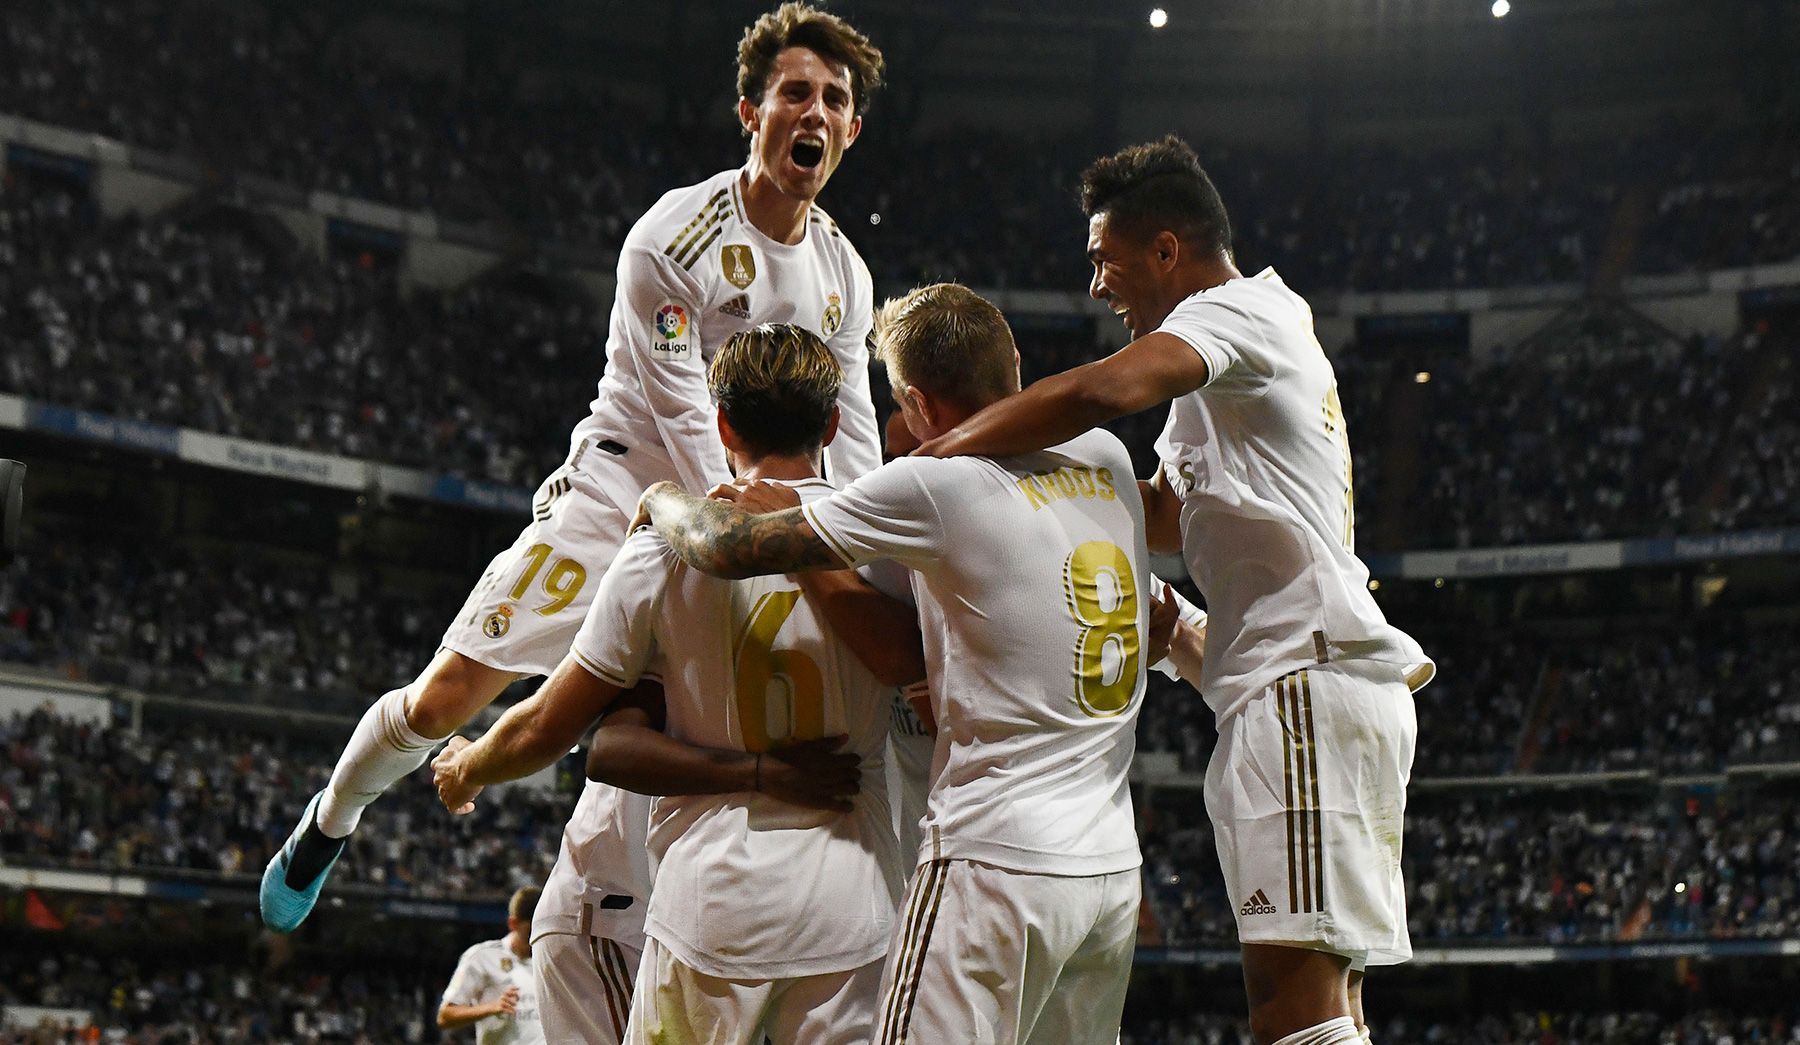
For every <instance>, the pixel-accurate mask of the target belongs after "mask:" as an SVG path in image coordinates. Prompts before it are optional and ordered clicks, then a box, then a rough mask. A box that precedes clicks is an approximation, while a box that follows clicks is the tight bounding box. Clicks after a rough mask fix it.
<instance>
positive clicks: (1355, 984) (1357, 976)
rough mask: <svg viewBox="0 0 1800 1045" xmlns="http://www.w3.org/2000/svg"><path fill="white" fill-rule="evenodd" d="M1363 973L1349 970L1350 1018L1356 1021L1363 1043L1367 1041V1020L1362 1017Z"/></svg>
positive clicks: (1357, 970) (1358, 970)
mask: <svg viewBox="0 0 1800 1045" xmlns="http://www.w3.org/2000/svg"><path fill="white" fill-rule="evenodd" d="M1363 975H1364V974H1363V972H1362V970H1360V969H1351V970H1350V983H1349V985H1348V986H1349V990H1350V1018H1351V1019H1353V1020H1355V1021H1356V1029H1357V1032H1358V1033H1359V1034H1361V1035H1362V1040H1363V1041H1368V1040H1369V1020H1368V1017H1366V1016H1364V1015H1363Z"/></svg>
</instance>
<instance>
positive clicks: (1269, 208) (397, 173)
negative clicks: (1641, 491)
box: [0, 0, 1800, 293]
mask: <svg viewBox="0 0 1800 1045" xmlns="http://www.w3.org/2000/svg"><path fill="white" fill-rule="evenodd" d="M178 40H179V41H181V44H180V45H176V44H175V43H174V41H178ZM0 68H7V69H9V70H13V71H14V72H13V73H12V74H11V75H9V76H7V77H5V78H0V112H11V113H14V114H17V115H21V116H26V117H30V118H33V119H37V120H41V121H44V122H47V123H51V124H56V125H61V126H66V127H69V128H71V129H74V130H79V131H87V132H96V133H100V134H105V135H108V136H111V137H115V138H118V139H121V140H123V141H125V142H127V143H130V144H133V145H139V146H145V147H149V148H152V149H157V150H163V151H166V152H170V153H175V154H179V155H181V156H184V157H189V158H191V159H193V160H195V161H198V162H199V163H201V164H202V165H204V167H205V168H206V169H207V170H208V171H210V172H212V173H214V174H215V175H217V176H221V177H232V176H242V175H251V176H256V177H259V178H262V179H268V180H272V181H274V182H278V183H283V184H286V185H289V186H292V187H294V188H296V189H299V190H302V191H307V190H314V189H322V190H328V191H332V192H337V193H341V194H344V195H349V196H354V197H362V198H367V199H370V200H374V201H377V202H383V203H391V204H395V205H398V206H401V207H406V208H413V209H424V210H431V211H434V212H437V213H439V214H441V215H445V216H448V217H451V218H455V219H458V220H462V221H467V222H488V223H497V224H500V225H504V226H506V227H509V228H512V229H517V230H522V231H524V232H526V233H528V234H531V235H533V236H536V237H540V238H544V239H555V240H563V241H569V242H574V243H578V244H584V245H590V246H599V247H616V246H617V245H618V243H619V241H620V239H621V238H622V236H623V234H624V231H625V229H626V228H627V226H628V223H629V221H630V220H631V218H632V217H633V216H635V215H636V214H638V213H641V212H642V211H643V210H644V208H645V207H647V206H648V205H649V204H650V203H651V202H652V200H653V199H654V194H655V193H656V192H658V191H661V190H662V189H663V188H666V187H667V186H670V185H678V184H686V183H689V182H692V181H696V180H698V179H699V178H701V177H704V176H706V175H707V174H710V173H711V172H712V171H713V170H714V169H716V168H717V167H718V166H720V165H722V164H726V163H731V162H735V160H736V157H737V156H739V155H741V151H740V150H741V145H739V144H738V142H739V139H738V136H737V133H736V128H734V127H731V126H729V125H728V124H726V123H725V122H724V121H723V120H722V119H718V118H716V117H718V116H719V115H720V114H722V112H723V107H722V106H720V107H718V112H716V113H715V112H711V110H703V109H701V108H700V107H697V106H694V105H692V104H683V103H682V101H681V100H680V99H673V98H672V99H671V102H670V104H669V105H668V106H666V107H665V109H666V110H667V111H665V112H662V113H660V114H658V115H656V116H655V117H654V119H655V122H654V123H652V122H651V118H652V117H650V116H649V114H643V115H640V114H639V113H640V111H641V110H640V109H639V108H634V107H629V106H624V105H621V104H619V103H618V102H617V101H616V100H615V99H614V98H613V97H612V96H611V94H610V93H608V91H607V90H606V89H605V87H604V86H601V85H598V84H596V85H591V86H589V87H587V88H585V89H584V90H583V91H581V92H576V91H574V90H570V89H565V90H563V91H560V92H556V91H546V92H540V94H539V95H538V96H529V97H528V96H525V95H523V94H522V93H521V92H515V91H512V90H509V89H507V88H506V87H505V86H502V85H500V84H498V83H491V82H488V80H487V79H485V78H482V77H473V78H468V79H463V78H456V77H452V76H448V75H444V74H428V73H425V72H421V71H418V70H416V69H410V68H406V67H403V66H401V65H399V64H397V63H396V62H395V61H393V60H392V59H391V58H388V57H386V56H384V55H382V54H379V53H375V52H374V51H373V50H372V49H370V48H366V47H364V46H361V45H360V44H358V42H357V41H355V40H354V39H352V38H349V37H347V36H346V35H345V34H343V33H339V32H334V31H333V30H332V27H331V26H329V25H328V24H326V23H325V22H324V21H323V20H321V21H317V22H315V21H310V20H309V19H308V18H307V17H305V16H304V15H303V14H300V13H287V14H285V15H282V14H270V15H265V16H264V17H260V18H259V17H255V16H250V15H245V16H241V17H229V16H227V17H220V13H219V12H218V11H216V10H215V9H213V8H211V7H209V6H206V5H200V4H188V5H176V6H174V7H173V8H171V7H170V5H166V4H151V3H148V2H145V0H80V2H77V3H59V2H56V0H26V2H21V3H15V4H11V5H8V8H7V10H6V12H5V15H4V21H3V22H0ZM495 79H503V78H495ZM218 84H231V85H232V89H231V90H217V89H215V85H218ZM669 89H670V90H671V91H676V92H677V93H678V89H677V88H674V87H670V88H669ZM701 112H707V113H708V114H709V115H710V116H711V117H714V118H704V117H702V116H700V115H699V114H700V113H701ZM900 119H902V116H901V115H900V111H899V110H896V109H889V110H884V111H883V112H882V113H881V114H880V117H879V119H876V120H874V121H872V123H871V133H870V134H869V135H867V136H866V138H865V141H864V142H862V143H861V144H860V145H859V148H858V150H857V151H856V152H854V153H853V154H852V155H851V157H850V161H849V168H848V174H849V176H848V177H846V178H845V179H843V181H842V183H841V185H840V188H839V189H837V190H835V192H834V195H833V196H832V198H831V199H829V200H828V201H827V202H828V204H830V205H831V206H833V207H835V208H836V209H837V211H838V217H839V219H840V220H842V221H847V222H849V223H850V224H851V225H852V226H853V227H855V228H856V229H858V230H859V235H858V239H859V241H861V242H863V243H864V253H865V254H866V255H868V257H869V258H870V259H871V263H872V264H873V265H875V266H876V272H877V275H878V276H882V277H885V278H887V279H890V280H893V281H895V282H897V283H912V282H916V281H918V280H920V279H925V278H945V277H953V278H957V279H960V280H962V281H965V282H971V283H975V284H977V285H983V286H994V285H1007V286H1054V287H1065V288H1073V287H1078V286H1081V285H1082V284H1083V283H1084V282H1085V275H1084V269H1083V265H1082V252H1081V250H1080V239H1079V237H1080V232H1081V226H1080V221H1079V218H1078V217H1077V216H1076V214H1075V212H1074V206H1073V194H1072V192H1071V186H1072V184H1073V179H1074V176H1075V173H1076V171H1077V170H1078V169H1079V168H1080V167H1081V166H1082V165H1083V164H1084V162H1085V157H1086V153H1087V151H1088V150H1086V149H1085V148H1084V147H1083V145H1082V144H1081V143H1080V142H1077V141H1074V140H1054V139H1053V140H1017V139H1014V138H1011V137H1008V136H1006V135H1002V134H995V133H993V132H991V131H986V130H974V129H969V130H951V131H945V132H940V133H938V134H936V135H934V136H928V138H929V140H928V141H927V142H926V144H925V145H924V146H923V147H922V146H921V143H920V138H921V136H920V135H918V134H912V133H907V128H906V127H904V126H903V125H901V124H898V123H894V122H893V121H896V120H900ZM882 121H888V125H887V127H886V129H885V130H883V129H882ZM1793 122H1794V117H1793V116H1791V115H1788V114H1785V113H1777V114H1774V115H1771V116H1767V117H1765V118H1764V119H1762V120H1760V121H1758V122H1757V124H1756V125H1754V126H1750V127H1745V126H1741V125H1739V124H1737V123H1731V122H1726V121H1718V122H1716V123H1700V122H1696V123H1692V124H1677V125H1670V126H1667V127H1665V128H1661V129H1659V130H1658V131H1656V132H1653V133H1650V134H1646V135H1644V136H1642V137H1641V138H1639V139H1636V140H1631V141H1628V142H1625V143H1623V144H1617V145H1596V146H1586V147H1571V146H1568V145H1559V146H1558V147H1556V148H1554V149H1552V148H1549V147H1537V148H1528V147H1525V146H1523V145H1521V144H1518V143H1500V144H1497V145H1496V144H1488V145H1483V146H1479V147H1474V146H1472V147H1464V148H1439V149H1432V150H1423V151H1421V150H1418V149H1412V148H1408V149H1401V148H1398V147H1393V146H1384V145H1337V146H1329V147H1326V148H1327V149H1328V150H1329V151H1328V153H1327V154H1326V155H1306V154H1294V153H1292V152H1277V151H1270V150H1263V149H1252V148H1245V147H1233V146H1228V145H1225V144H1223V143H1217V142H1205V141H1202V142H1200V144H1201V145H1202V151H1203V155H1204V156H1205V158H1206V160H1207V162H1208V164H1209V166H1210V167H1211V168H1212V170H1213V172H1214V174H1215V176H1216V178H1217V180H1218V181H1219V183H1220V186H1221V189H1222V190H1223V191H1224V193H1225V199H1226V201H1227V202H1228V203H1229V204H1230V205H1231V206H1232V209H1233V213H1235V214H1237V215H1239V216H1240V217H1239V235H1238V241H1239V251H1240V254H1241V255H1242V256H1243V257H1244V258H1245V259H1247V260H1248V261H1249V263H1250V264H1252V265H1256V266H1261V265H1263V264H1268V263H1274V264H1277V265H1279V266H1281V267H1282V268H1283V269H1284V271H1286V272H1287V274H1288V277H1289V279H1290V281H1291V282H1292V283H1293V284H1294V285H1295V286H1296V287H1298V288H1299V289H1301V290H1302V291H1303V292H1309V293H1316V292H1322V291H1329V290H1344V289H1354V290H1371V291H1393V290H1429V289H1437V288H1441V287H1491V286H1512V285H1523V284H1542V283H1571V282H1583V281H1585V280H1586V279H1587V278H1588V277H1589V276H1590V275H1591V272H1592V268H1593V266H1594V264H1595V263H1596V261H1597V260H1598V259H1599V256H1600V253H1601V251H1602V248H1603V243H1604V238H1605V236H1606V230H1607V227H1608V223H1609V221H1610V220H1611V215H1612V212H1613V210H1614V209H1615V207H1616V205H1617V202H1618V201H1619V200H1620V199H1622V198H1624V197H1625V195H1626V193H1627V191H1628V190H1629V189H1632V188H1642V189H1644V190H1645V191H1646V192H1647V193H1648V195H1649V199H1650V200H1651V201H1652V203H1651V204H1650V205H1649V206H1648V208H1647V210H1648V214H1647V215H1646V216H1645V217H1644V218H1643V219H1642V221H1641V224H1642V225H1643V229H1642V234H1641V237H1640V238H1641V240H1642V248H1641V251H1640V268H1641V269H1642V270H1643V271H1649V272H1667V271H1687V270H1689V269H1691V268H1696V267H1697V268H1700V269H1707V268H1715V267H1719V266H1721V265H1739V264H1749V263H1754V262H1764V261H1785V260H1789V259H1791V258H1792V257H1794V256H1795V255H1796V254H1800V220H1797V218H1800V215H1797V212H1796V207H1795V204H1794V202H1793V200H1792V193H1791V192H1787V191H1785V189H1786V187H1787V186H1789V185H1791V180H1792V178H1793V176H1794V172H1795V171H1796V170H1797V169H1800V146H1796V145H1795V140H1796V138H1800V135H1794V134H1792V133H1786V134H1784V133H1783V132H1784V131H1786V130H1789V129H1790V128H1791V126H1792V124H1793ZM570 128H579V129H580V130H579V133H573V134H571V133H569V129H570ZM672 142H680V143H681V148H673V147H672V146H671V143H672ZM874 172H879V177H875V176H874ZM1653 172H1655V173H1653ZM1658 175H1660V177H1659V176H1658ZM1646 181H1648V184H1645V183H1646ZM877 215H879V216H880V221H879V225H878V226H877V225H875V224H873V223H872V222H873V219H874V217H875V216H877ZM866 222H867V223H869V224H865V223H866ZM864 229H866V230H867V235H866V236H865V235H862V234H861V232H860V230H864Z"/></svg>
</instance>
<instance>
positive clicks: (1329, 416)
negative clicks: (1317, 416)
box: [1325, 381, 1356, 551]
mask: <svg viewBox="0 0 1800 1045" xmlns="http://www.w3.org/2000/svg"><path fill="white" fill-rule="evenodd" d="M1325 431H1327V432H1329V433H1331V435H1332V436H1333V437H1334V438H1336V439H1337V444H1338V450H1339V451H1341V452H1342V453H1343V455H1344V533H1343V541H1344V547H1345V548H1347V549H1348V550H1350V551H1355V550H1356V481H1355V474H1354V473H1355V469H1354V468H1353V467H1352V464H1351V458H1350V426H1349V425H1348V424H1346V423H1345V422H1344V404H1343V402H1342V401H1341V400H1339V399H1338V389H1337V382H1336V381H1333V382H1332V383H1331V390H1330V391H1329V392H1326V393H1325Z"/></svg>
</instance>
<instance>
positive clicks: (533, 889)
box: [506, 885, 544, 922]
mask: <svg viewBox="0 0 1800 1045" xmlns="http://www.w3.org/2000/svg"><path fill="white" fill-rule="evenodd" d="M543 894H544V891H543V890H542V889H539V888H538V887H537V886H535V885H527V886H525V887H523V888H521V889H520V890H519V891H518V892H515V893H513V894H512V899H511V900H508V901H507V903H506V916H507V917H508V918H517V919H518V920H519V921H521V922H529V921H531V917H532V915H534V914H536V913H537V905H538V897H540V896H542V895H543Z"/></svg>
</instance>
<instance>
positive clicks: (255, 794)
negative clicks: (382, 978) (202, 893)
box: [0, 711, 572, 901]
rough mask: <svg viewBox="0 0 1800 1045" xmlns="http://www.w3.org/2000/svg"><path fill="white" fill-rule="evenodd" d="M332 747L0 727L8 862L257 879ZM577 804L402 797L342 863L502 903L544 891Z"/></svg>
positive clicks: (397, 882) (13, 723)
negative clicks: (524, 891) (465, 804)
mask: <svg viewBox="0 0 1800 1045" xmlns="http://www.w3.org/2000/svg"><path fill="white" fill-rule="evenodd" d="M335 750H336V748H335V747H327V746H326V745H324V744H305V743H302V742H298V741H293V740H289V739H282V738H278V737H271V736H268V735H262V734H256V733H243V732H235V731H228V730H226V729H223V728H220V727H215V726H210V725H199V724H192V723H189V724H182V725H180V726H179V727H176V726H168V725H165V726H161V727H154V726H153V727H149V728H146V729H144V730H142V731H140V732H133V731H131V730H129V729H125V728H120V727H97V726H93V725H90V724H86V723H83V722H79V721H75V720H71V719H68V718H61V717H57V716H54V715H52V714H50V713H48V712H46V711H38V712H35V713H33V714H31V715H29V716H14V717H12V718H11V719H10V720H0V860H4V861H5V862H7V863H13V864H20V863H25V864H36V865H48V866H56V867H67V868H90V869H104V870H109V871H114V870H139V871H146V870H154V871H164V872H182V873H185V872H201V873H204V874H208V875H223V876H236V877H243V876H249V877H250V878H252V879H254V877H256V876H259V875H260V874H261V873H262V867H263V865H264V863H266V862H267V860H268V858H269V856H270V855H271V854H272V853H273V852H274V851H275V850H276V849H277V848H279V847H280V845H281V844H282V842H283V841H285V837H286V833H287V832H286V828H285V825H287V824H288V823H290V822H292V821H293V820H295V819H297V818H298V817H299V815H300V812H301V809H302V808H303V807H304V805H305V803H306V800H307V799H308V798H310V797H311V796H312V795H313V793H315V792H316V791H318V790H319V789H320V788H322V787H324V786H325V782H326V780H327V779H328V778H329V777H330V774H331V764H332V762H331V755H332V754H333V753H334V752H335ZM571 804H572V802H571V800H570V799H569V796H567V795H563V794H557V793H554V792H550V793H546V792H542V791H537V790H533V789H531V788H507V789H502V790H500V791H498V792H496V793H495V794H494V795H493V796H492V798H491V799H487V798H484V800H483V801H482V802H481V803H480V805H479V806H478V808H477V810H476V812H475V813H473V814H471V815H469V816H467V817H460V818H454V819H453V818H451V817H448V816H445V815H444V814H443V811H442V809H441V808H438V807H437V805H436V799H435V796H434V795H433V794H432V792H431V790H430V789H429V788H428V787H424V786H409V787H400V788H396V789H395V790H394V791H393V792H392V793H391V794H389V795H388V796H387V798H386V799H385V800H384V801H382V802H381V803H380V804H379V805H377V806H376V807H374V808H373V809H372V810H371V811H370V813H369V829H368V830H364V831H360V832H358V833H357V835H356V836H355V837H354V838H353V839H352V841H351V843H350V845H349V848H348V849H347V850H346V851H345V855H344V858H343V861H342V866H341V868H340V869H339V871H338V872H337V873H338V875H340V876H341V877H340V879H339V880H340V881H342V882H344V883H346V884H347V885H350V886H352V887H355V886H363V887H365V888H367V889H372V890H376V891H379V892H382V893H385V894H392V895H401V896H406V897H411V898H442V897H457V898H479V899H486V900H490V901H491V900H494V899H495V898H497V897H503V896H504V894H507V893H510V892H511V891H512V890H513V889H516V888H518V887H520V886H522V885H537V884H540V883H542V881H543V879H544V876H545V875H547V874H548V873H549V871H550V865H551V863H552V862H553V861H554V860H555V857H556V848H557V844H558V840H559V839H560V838H561V832H562V827H563V824H564V822H565V821H566V820H567V818H568V809H569V807H570V805H571Z"/></svg>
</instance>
